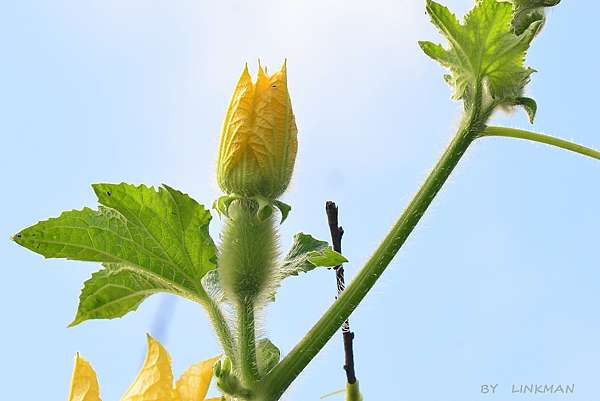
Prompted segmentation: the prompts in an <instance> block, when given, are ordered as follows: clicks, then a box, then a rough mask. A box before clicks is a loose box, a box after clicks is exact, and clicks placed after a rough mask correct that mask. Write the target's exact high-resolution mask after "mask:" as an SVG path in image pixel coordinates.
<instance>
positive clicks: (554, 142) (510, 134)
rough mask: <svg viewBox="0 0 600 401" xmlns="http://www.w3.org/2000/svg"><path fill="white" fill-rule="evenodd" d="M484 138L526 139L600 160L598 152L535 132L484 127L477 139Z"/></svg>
mask: <svg viewBox="0 0 600 401" xmlns="http://www.w3.org/2000/svg"><path fill="white" fill-rule="evenodd" d="M484 136H504V137H507V138H517V139H526V140H528V141H534V142H539V143H543V144H546V145H550V146H556V147H558V148H561V149H565V150H569V151H571V152H575V153H579V154H580V155H584V156H588V157H592V158H594V159H598V160H600V152H598V151H597V150H594V149H591V148H588V147H586V146H582V145H578V144H576V143H573V142H570V141H565V140H564V139H560V138H556V137H553V136H550V135H545V134H539V133H537V132H531V131H525V130H522V129H516V128H507V127H486V128H485V129H484V130H483V131H482V132H481V133H480V134H479V137H484Z"/></svg>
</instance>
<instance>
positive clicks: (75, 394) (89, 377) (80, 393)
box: [69, 353, 101, 401]
mask: <svg viewBox="0 0 600 401" xmlns="http://www.w3.org/2000/svg"><path fill="white" fill-rule="evenodd" d="M69 401H101V400H100V390H99V388H98V379H97V377H96V372H94V369H93V368H92V365H90V363H89V362H88V361H86V360H85V359H83V358H82V357H81V356H79V353H77V355H76V356H75V368H74V369H73V377H72V378H71V389H70V390H69Z"/></svg>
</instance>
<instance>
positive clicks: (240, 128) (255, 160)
mask: <svg viewBox="0 0 600 401" xmlns="http://www.w3.org/2000/svg"><path fill="white" fill-rule="evenodd" d="M297 133H298V129H297V128H296V121H295V120H294V113H293V111H292V102H291V100H290V96H289V92H288V88H287V71H286V65H285V63H284V64H283V67H281V70H280V71H278V72H276V73H274V74H273V75H271V76H269V75H267V73H266V71H265V70H264V69H263V68H262V67H261V66H260V65H259V67H258V78H257V80H256V83H253V82H252V78H251V77H250V74H249V73H248V66H247V65H246V67H245V68H244V71H243V72H242V76H241V77H240V79H239V81H238V84H237V86H236V88H235V92H234V93H233V97H232V99H231V102H230V103H229V107H228V108H227V113H226V115H225V121H224V123H223V130H222V131H221V143H220V144H219V155H218V160H217V180H218V182H219V186H220V187H221V189H222V190H223V191H224V192H225V193H227V194H238V195H242V196H247V197H252V196H263V197H265V198H267V199H277V198H278V197H279V196H280V195H281V194H282V193H283V192H284V191H285V190H286V188H287V187H288V185H289V182H290V178H291V176H292V171H293V170H294V162H295V160H296V151H297V148H298V142H297V138H296V136H297Z"/></svg>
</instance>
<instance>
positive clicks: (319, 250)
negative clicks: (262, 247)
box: [281, 233, 348, 278]
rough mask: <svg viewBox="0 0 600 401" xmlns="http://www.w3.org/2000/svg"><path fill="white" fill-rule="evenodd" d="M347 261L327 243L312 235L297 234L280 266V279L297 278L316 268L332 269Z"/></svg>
mask: <svg viewBox="0 0 600 401" xmlns="http://www.w3.org/2000/svg"><path fill="white" fill-rule="evenodd" d="M347 261H348V259H346V258H345V257H343V256H342V255H341V254H339V253H337V252H336V251H334V250H333V249H332V248H331V246H329V243H328V242H327V241H321V240H318V239H316V238H314V237H313V236H312V235H309V234H304V233H298V234H296V235H294V242H293V243H292V248H291V249H290V251H289V252H288V254H287V255H286V257H285V258H284V260H283V263H282V265H281V274H282V278H285V277H288V276H297V275H298V274H299V273H301V272H305V273H306V272H308V271H311V270H313V269H314V268H316V267H334V266H338V265H341V264H342V263H345V262H347Z"/></svg>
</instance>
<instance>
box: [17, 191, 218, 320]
mask: <svg viewBox="0 0 600 401" xmlns="http://www.w3.org/2000/svg"><path fill="white" fill-rule="evenodd" d="M93 188H94V191H95V192H96V194H97V196H98V201H99V202H100V203H101V204H102V205H104V206H100V207H99V208H98V210H92V209H89V208H84V209H82V210H72V211H68V212H64V213H62V214H61V215H60V216H59V217H57V218H51V219H48V220H45V221H41V222H39V223H37V224H35V225H33V226H31V227H29V228H26V229H24V230H22V231H21V232H19V233H18V234H16V235H15V236H14V237H13V238H14V240H15V241H16V242H17V243H18V244H20V245H22V246H24V247H26V248H28V249H30V250H32V251H34V252H37V253H39V254H41V255H43V256H45V257H47V258H66V259H73V260H81V261H93V262H101V263H105V264H107V266H105V268H104V269H103V270H101V271H99V272H97V273H95V274H94V275H93V276H92V278H91V279H90V280H88V281H87V282H86V283H85V286H84V289H83V291H82V294H81V303H80V306H79V310H78V313H77V317H76V318H75V321H74V322H73V324H77V323H79V322H81V321H83V320H86V319H89V318H113V317H118V316H122V315H124V314H125V313H127V312H129V311H131V310H134V309H135V308H137V306H138V305H139V304H140V302H142V301H143V299H145V298H146V297H147V296H149V295H151V294H152V293H154V292H158V291H166V292H171V293H175V294H178V295H182V296H185V297H187V298H190V299H192V300H195V301H198V302H202V300H204V299H206V297H207V295H206V293H205V292H204V289H203V288H202V285H201V279H202V277H203V276H204V275H205V274H206V273H207V272H208V271H210V270H212V269H214V268H215V267H216V263H215V262H216V248H215V245H214V243H213V241H212V239H211V238H210V236H209V233H208V224H209V222H210V219H211V216H210V213H209V212H208V211H207V210H206V209H205V208H204V207H203V206H202V205H200V204H198V203H197V202H196V201H194V200H193V199H192V198H190V197H189V196H188V195H185V194H182V193H181V192H179V191H176V190H174V189H172V188H170V187H168V186H166V185H165V186H163V187H162V188H159V190H158V191H157V190H155V189H154V188H152V187H150V188H149V187H146V186H143V185H141V186H138V187H136V186H133V185H129V184H95V185H93Z"/></svg>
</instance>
